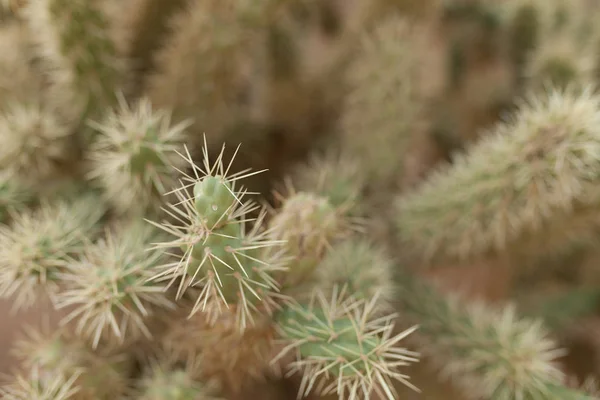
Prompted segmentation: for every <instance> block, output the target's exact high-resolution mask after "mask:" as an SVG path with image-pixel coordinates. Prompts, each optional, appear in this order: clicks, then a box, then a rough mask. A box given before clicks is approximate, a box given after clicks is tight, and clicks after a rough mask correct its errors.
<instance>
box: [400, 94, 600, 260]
mask: <svg viewBox="0 0 600 400" xmlns="http://www.w3.org/2000/svg"><path fill="white" fill-rule="evenodd" d="M599 100H600V98H599V97H598V95H597V94H595V93H593V92H592V91H591V90H585V91H582V92H579V91H576V90H572V91H569V90H552V91H550V92H549V93H548V94H542V95H532V96H531V97H530V98H529V99H527V101H523V102H521V104H520V107H519V110H518V111H517V112H516V114H515V115H514V116H513V118H511V119H510V120H508V121H506V122H503V123H499V124H498V125H497V126H496V127H495V129H494V130H493V131H492V132H490V133H489V134H488V135H487V136H486V137H485V138H483V139H482V140H481V142H479V143H477V144H475V145H474V146H473V147H472V148H471V149H470V150H469V151H468V152H467V154H465V155H460V156H458V157H457V159H456V160H455V162H454V164H453V165H452V166H449V167H447V168H445V169H440V170H438V171H437V173H435V174H434V175H433V176H431V178H430V179H428V181H427V182H426V183H425V184H424V185H423V186H422V187H421V188H419V190H417V191H416V192H415V193H411V194H407V195H406V196H402V197H400V199H399V203H398V220H397V221H398V227H399V230H400V232H401V234H402V235H403V236H404V238H405V239H407V240H408V241H410V242H411V243H413V244H415V245H416V246H418V248H419V249H420V250H422V251H423V253H424V254H426V255H427V256H429V257H435V256H446V257H458V258H467V257H475V256H478V255H483V254H485V253H486V252H490V251H492V252H493V251H503V250H505V249H507V248H510V249H511V250H512V251H517V250H524V251H544V249H554V250H558V249H560V248H561V246H562V247H564V246H565V245H568V240H569V239H571V238H576V239H578V240H582V239H585V235H586V234H588V233H591V232H590V231H591V230H593V227H594V226H595V225H596V222H595V221H596V218H597V216H594V211H593V210H595V204H596V202H597V199H598V197H597V196H598V195H597V184H598V173H599V172H600V164H599V162H598V160H599V158H598V154H600V131H599V130H598V129H597V126H599V125H598V123H599V122H600V113H599V112H598V106H599V105H600V103H599ZM536 249H537V250H536Z"/></svg>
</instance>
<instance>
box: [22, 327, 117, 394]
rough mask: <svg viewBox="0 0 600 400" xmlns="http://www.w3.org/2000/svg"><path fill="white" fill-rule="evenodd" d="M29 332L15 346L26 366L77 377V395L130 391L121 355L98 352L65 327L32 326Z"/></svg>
mask: <svg viewBox="0 0 600 400" xmlns="http://www.w3.org/2000/svg"><path fill="white" fill-rule="evenodd" d="M26 334H27V336H26V338H25V339H21V340H19V341H18V342H17V343H16V344H15V347H14V349H13V352H14V354H15V356H16V357H17V359H19V360H20V361H21V363H22V365H23V366H24V367H25V368H28V369H34V368H37V369H38V370H39V371H40V372H41V373H42V374H60V375H61V376H73V377H76V378H75V381H74V386H75V387H76V388H77V390H78V392H77V398H90V399H91V398H95V399H108V398H111V397H113V396H115V394H123V393H125V392H126V389H127V380H126V379H125V377H124V372H126V369H125V368H124V367H125V365H124V363H123V360H122V358H121V357H115V356H114V355H113V354H110V353H109V352H107V351H102V352H94V351H93V350H92V349H91V348H89V347H88V346H87V344H86V343H84V342H82V341H81V340H79V339H78V338H77V337H73V336H71V335H70V334H69V333H68V332H66V331H64V330H58V331H55V332H50V331H49V330H47V329H46V330H44V331H36V330H33V329H29V330H28V331H27V332H26Z"/></svg>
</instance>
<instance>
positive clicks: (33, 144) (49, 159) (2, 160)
mask: <svg viewBox="0 0 600 400" xmlns="http://www.w3.org/2000/svg"><path fill="white" fill-rule="evenodd" d="M72 140H73V139H72V138H71V132H70V130H69V129H68V128H67V127H66V126H65V125H64V124H63V123H62V122H61V121H60V120H59V119H57V118H56V115H55V114H54V113H52V111H51V110H49V109H48V108H47V107H45V106H44V105H42V104H40V103H30V104H19V103H11V106H10V108H8V109H7V110H5V111H4V115H2V116H1V117H0V167H1V168H2V169H10V170H13V171H14V172H15V173H17V174H19V175H22V176H23V177H24V178H25V179H28V180H31V181H33V182H35V181H37V180H43V179H47V178H48V177H49V176H51V175H52V174H57V173H58V171H59V168H60V164H61V163H65V162H66V160H67V159H68V156H69V150H71V148H72V146H71V143H72Z"/></svg>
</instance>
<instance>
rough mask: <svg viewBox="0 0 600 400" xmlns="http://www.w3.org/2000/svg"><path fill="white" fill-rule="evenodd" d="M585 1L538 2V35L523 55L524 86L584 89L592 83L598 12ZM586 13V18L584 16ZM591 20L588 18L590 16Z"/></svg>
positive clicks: (598, 37)
mask: <svg viewBox="0 0 600 400" xmlns="http://www.w3.org/2000/svg"><path fill="white" fill-rule="evenodd" d="M584 3H585V2H581V1H574V2H573V3H572V4H571V3H569V4H568V5H567V4H566V3H565V2H562V1H556V2H550V4H548V3H546V2H539V3H538V4H536V6H537V7H536V11H537V14H538V15H539V16H540V17H541V21H540V25H541V27H540V28H541V32H540V33H541V34H540V35H538V40H537V44H536V45H535V46H534V47H533V48H532V49H531V51H530V53H529V54H528V56H527V62H526V65H525V71H524V73H525V77H526V78H527V85H528V86H529V87H532V88H534V89H538V90H539V89H541V88H543V85H554V86H558V87H566V86H569V85H570V86H573V85H577V86H579V87H585V86H587V85H590V84H594V82H595V79H594V78H595V73H596V68H597V61H598V60H597V57H596V56H595V53H596V49H597V48H598V43H599V39H600V31H598V29H597V27H596V26H597V24H596V21H597V20H598V17H599V15H598V9H596V10H594V9H593V7H591V8H590V9H589V11H586V9H587V8H589V7H588V5H587V4H584ZM588 12H589V15H587V13H588ZM594 14H595V18H593V17H591V16H594Z"/></svg>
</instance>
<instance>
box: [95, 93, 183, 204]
mask: <svg viewBox="0 0 600 400" xmlns="http://www.w3.org/2000/svg"><path fill="white" fill-rule="evenodd" d="M189 124H190V122H187V121H184V122H181V123H179V124H172V123H171V115H170V113H169V112H167V111H164V110H155V109H154V108H153V106H152V104H151V103H150V101H149V100H148V99H147V98H142V99H140V100H139V101H138V102H137V104H135V105H133V106H130V105H129V104H127V102H126V100H125V99H124V97H123V96H122V95H119V96H118V108H115V109H113V110H111V111H110V112H109V114H108V115H107V116H106V117H105V118H104V120H102V121H100V122H92V123H90V125H91V127H92V128H93V129H95V130H96V131H97V132H98V135H97V136H96V137H95V141H94V143H93V144H92V146H91V149H90V150H89V155H88V158H89V159H90V160H91V161H92V169H91V171H90V172H89V174H88V177H89V178H91V179H96V180H97V181H98V182H99V183H100V185H101V187H102V188H103V190H104V193H105V195H106V197H107V199H108V201H109V202H110V204H112V205H113V206H114V207H115V209H116V210H117V211H118V212H119V213H126V212H134V211H137V212H142V213H143V212H145V211H148V210H156V209H158V208H159V205H160V202H161V200H162V195H164V194H165V193H167V192H168V191H169V190H172V189H173V188H174V187H175V186H176V179H175V176H176V173H177V170H178V169H180V168H183V166H184V165H185V161H184V160H183V159H182V157H180V156H179V154H178V153H177V152H178V151H183V142H184V141H185V129H186V128H187V127H188V126H189Z"/></svg>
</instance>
